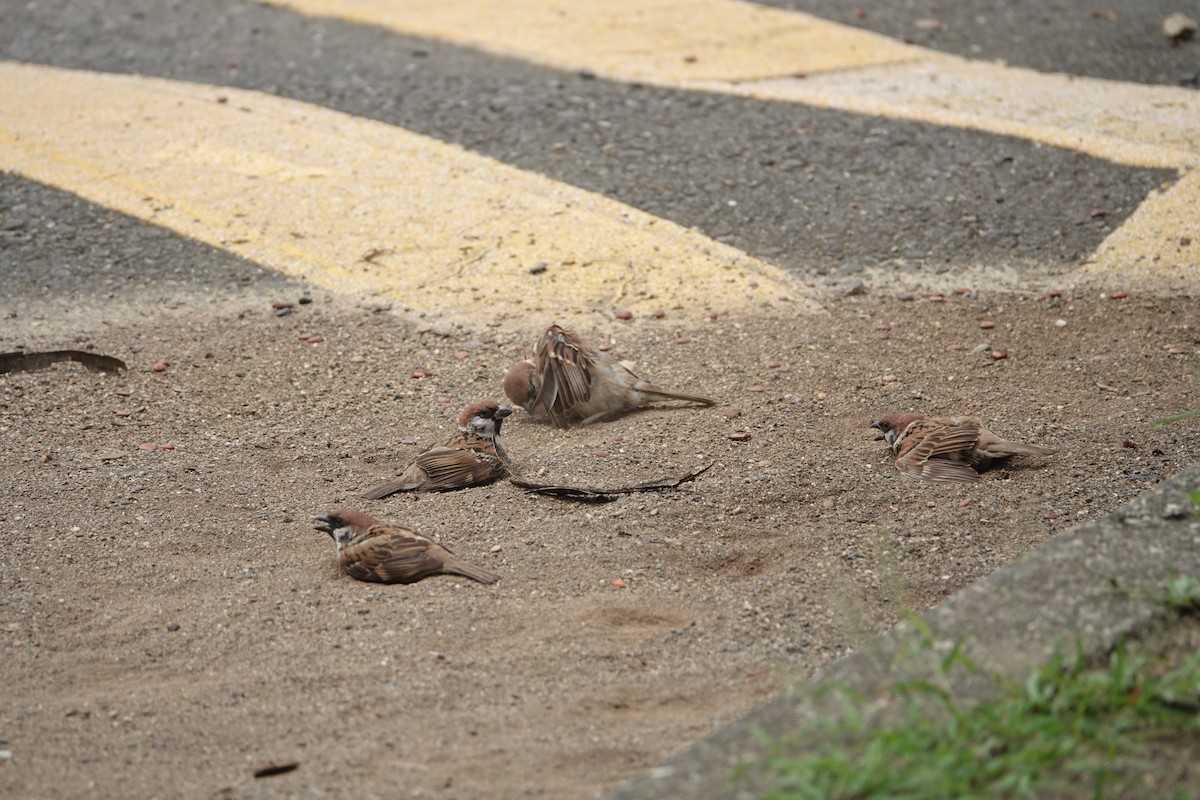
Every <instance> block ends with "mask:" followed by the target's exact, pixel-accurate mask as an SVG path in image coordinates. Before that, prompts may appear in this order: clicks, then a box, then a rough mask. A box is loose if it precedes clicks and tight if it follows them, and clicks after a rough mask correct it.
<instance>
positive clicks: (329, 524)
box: [313, 515, 334, 536]
mask: <svg viewBox="0 0 1200 800" xmlns="http://www.w3.org/2000/svg"><path fill="white" fill-rule="evenodd" d="M313 519H314V520H318V521H320V522H323V523H325V524H324V525H316V526H314V530H318V531H320V532H321V533H328V534H329V535H330V536H333V530H334V525H333V520H332V519H330V518H329V517H328V516H325V515H322V516H319V517H313Z"/></svg>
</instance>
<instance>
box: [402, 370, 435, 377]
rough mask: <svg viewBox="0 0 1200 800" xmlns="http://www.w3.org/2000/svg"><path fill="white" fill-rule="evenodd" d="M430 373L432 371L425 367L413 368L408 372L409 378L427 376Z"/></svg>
mask: <svg viewBox="0 0 1200 800" xmlns="http://www.w3.org/2000/svg"><path fill="white" fill-rule="evenodd" d="M432 374H433V373H432V372H430V371H429V370H427V369H414V370H413V371H412V372H410V373H408V375H409V377H410V378H428V377H429V376H430V375H432Z"/></svg>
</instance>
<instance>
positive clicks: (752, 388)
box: [747, 383, 766, 392]
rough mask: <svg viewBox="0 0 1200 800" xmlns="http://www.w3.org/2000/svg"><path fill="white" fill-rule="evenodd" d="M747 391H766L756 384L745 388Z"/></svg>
mask: <svg viewBox="0 0 1200 800" xmlns="http://www.w3.org/2000/svg"><path fill="white" fill-rule="evenodd" d="M747 390H748V391H751V392H763V391H766V389H764V388H763V387H762V386H760V385H758V384H757V383H756V384H754V385H753V386H749V387H747Z"/></svg>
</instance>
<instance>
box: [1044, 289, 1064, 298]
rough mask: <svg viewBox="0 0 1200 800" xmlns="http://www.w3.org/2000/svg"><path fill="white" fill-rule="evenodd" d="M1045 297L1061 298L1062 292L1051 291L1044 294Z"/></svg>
mask: <svg viewBox="0 0 1200 800" xmlns="http://www.w3.org/2000/svg"><path fill="white" fill-rule="evenodd" d="M1046 296H1047V297H1062V292H1060V291H1059V290H1058V289H1051V290H1050V291H1048V292H1046Z"/></svg>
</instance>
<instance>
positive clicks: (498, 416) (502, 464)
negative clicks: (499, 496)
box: [363, 400, 512, 500]
mask: <svg viewBox="0 0 1200 800" xmlns="http://www.w3.org/2000/svg"><path fill="white" fill-rule="evenodd" d="M511 413H512V409H511V408H509V407H508V406H502V405H500V404H499V403H496V402H494V401H492V400H479V401H477V402H474V403H472V404H471V405H469V406H467V407H466V408H465V409H463V412H462V414H461V415H459V417H458V432H457V433H455V434H454V435H453V436H451V437H450V438H449V439H447V440H446V443H445V444H443V445H440V446H438V447H427V448H425V449H424V450H422V451H421V452H420V453H419V454H418V455H417V457H416V458H415V459H413V461H412V463H411V464H409V465H408V467H407V468H406V469H405V470H404V473H403V474H402V475H401V476H400V477H399V478H397V479H396V480H394V481H388V482H387V483H384V484H382V485H380V486H376V487H375V488H374V489H371V490H370V491H367V492H363V497H365V498H367V499H368V500H379V499H381V498H384V497H387V496H388V495H389V494H395V493H396V492H445V491H449V490H451V489H465V488H467V487H468V486H482V485H484V484H488V483H492V482H493V481H497V480H500V479H501V478H504V477H507V476H508V474H509V470H510V468H511V462H510V461H509V458H508V453H507V452H506V451H505V450H504V445H503V444H501V443H500V424H501V422H503V420H504V418H505V417H507V416H508V415H509V414H511Z"/></svg>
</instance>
